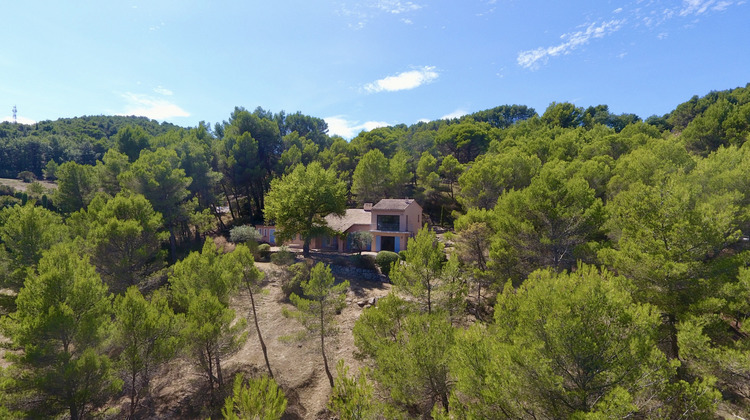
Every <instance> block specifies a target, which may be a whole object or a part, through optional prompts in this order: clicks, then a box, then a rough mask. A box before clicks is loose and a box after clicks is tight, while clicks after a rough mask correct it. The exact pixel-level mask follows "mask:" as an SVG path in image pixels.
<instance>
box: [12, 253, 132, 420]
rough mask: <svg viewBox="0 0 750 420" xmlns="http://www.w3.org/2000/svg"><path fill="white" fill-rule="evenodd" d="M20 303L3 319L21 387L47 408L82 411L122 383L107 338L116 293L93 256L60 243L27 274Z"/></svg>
mask: <svg viewBox="0 0 750 420" xmlns="http://www.w3.org/2000/svg"><path fill="white" fill-rule="evenodd" d="M16 303H17V305H18V310H17V311H16V312H15V313H13V314H11V315H10V316H8V317H7V318H4V319H3V327H4V334H5V335H6V336H8V337H10V338H11V340H12V343H13V346H14V347H16V348H17V349H19V350H20V351H19V353H17V354H15V355H13V356H12V359H13V361H14V362H15V364H14V369H17V370H18V371H17V373H16V374H15V377H16V378H17V380H18V381H19V383H20V385H21V387H22V388H26V389H30V390H32V391H35V392H37V393H39V395H40V396H41V399H39V400H37V401H38V402H41V403H42V404H43V406H41V407H39V409H40V410H43V411H42V412H48V413H54V412H57V411H58V410H62V409H67V410H68V414H69V415H70V418H71V419H75V420H78V419H81V418H85V417H87V416H88V413H89V412H90V411H91V410H92V409H95V408H97V407H100V406H102V405H103V404H104V403H105V402H106V401H107V400H108V399H109V397H110V396H111V395H113V394H114V392H116V391H117V390H119V389H120V387H121V386H122V384H121V382H120V381H119V380H117V379H116V378H115V377H114V376H113V372H112V369H111V362H110V360H109V358H108V357H107V356H106V355H105V353H104V348H103V345H104V343H105V341H106V339H107V336H108V334H109V333H110V330H111V321H110V317H111V312H112V302H111V297H110V296H108V295H107V286H106V285H105V284H104V283H103V282H102V280H101V278H100V277H99V276H98V275H97V274H96V270H95V268H94V266H92V265H91V264H89V262H88V258H87V257H83V256H80V255H79V252H78V250H77V249H75V247H74V245H73V244H71V243H63V244H58V245H55V246H54V247H52V248H51V249H50V250H48V251H47V252H45V254H44V256H43V257H42V259H41V260H40V261H39V268H38V274H31V275H29V277H28V278H27V279H26V282H25V284H24V287H23V289H21V291H20V292H19V293H18V298H17V300H16Z"/></svg>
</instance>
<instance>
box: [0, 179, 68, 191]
mask: <svg viewBox="0 0 750 420" xmlns="http://www.w3.org/2000/svg"><path fill="white" fill-rule="evenodd" d="M36 182H38V183H40V184H42V186H43V187H44V188H46V189H48V190H56V189H57V184H56V183H54V182H51V181H44V180H37V181H36ZM0 185H7V186H9V187H13V188H14V189H15V190H16V191H21V192H25V191H26V188H27V187H28V186H29V185H30V184H29V183H26V182H23V181H21V180H20V179H12V178H0Z"/></svg>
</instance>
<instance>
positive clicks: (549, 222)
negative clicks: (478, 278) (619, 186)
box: [491, 161, 605, 282]
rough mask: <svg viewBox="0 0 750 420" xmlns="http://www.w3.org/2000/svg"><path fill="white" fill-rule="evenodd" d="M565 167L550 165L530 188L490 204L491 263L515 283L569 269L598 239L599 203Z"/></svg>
mask: <svg viewBox="0 0 750 420" xmlns="http://www.w3.org/2000/svg"><path fill="white" fill-rule="evenodd" d="M566 169H567V165H566V164H565V163H563V162H559V161H556V162H551V163H548V164H547V165H545V166H544V168H542V171H541V173H540V174H539V175H538V176H537V177H535V178H534V179H533V180H532V182H531V185H529V187H528V188H526V189H523V190H517V191H516V190H511V191H508V192H506V193H504V194H503V195H502V196H500V199H499V200H498V203H497V206H495V209H494V213H495V220H494V226H493V230H495V232H497V233H496V234H495V236H494V238H493V244H492V248H491V256H492V263H493V265H494V267H495V268H497V269H500V270H501V272H502V273H503V275H504V276H505V278H508V277H510V278H513V279H514V280H515V281H516V282H518V281H520V280H522V279H523V278H525V277H526V276H527V275H528V274H529V273H531V272H532V271H534V270H536V269H539V268H544V267H553V268H555V269H556V270H563V269H570V268H572V267H574V266H575V263H576V260H577V259H584V258H593V256H590V255H587V253H586V251H587V250H586V245H587V244H588V243H589V242H591V241H594V240H597V239H602V237H603V235H602V233H601V226H602V224H603V223H604V216H605V214H604V211H603V206H602V202H601V200H600V199H599V198H597V197H596V192H595V191H594V190H593V189H592V188H590V187H589V184H588V182H587V181H586V180H585V179H583V178H582V177H580V176H573V177H571V176H569V174H568V172H567V170H566Z"/></svg>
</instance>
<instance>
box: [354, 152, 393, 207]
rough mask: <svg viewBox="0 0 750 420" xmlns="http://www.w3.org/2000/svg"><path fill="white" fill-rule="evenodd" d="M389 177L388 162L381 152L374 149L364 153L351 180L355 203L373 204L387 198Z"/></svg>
mask: <svg viewBox="0 0 750 420" xmlns="http://www.w3.org/2000/svg"><path fill="white" fill-rule="evenodd" d="M389 175H390V167H389V162H388V159H387V158H386V157H385V155H383V152H381V151H380V150H378V149H374V150H370V151H369V152H367V153H365V155H364V156H362V158H361V159H360V160H359V163H358V164H357V168H356V169H355V170H354V176H353V178H352V194H353V195H354V196H356V197H357V202H358V203H360V204H362V203H375V202H377V201H378V200H380V199H382V198H387V197H389V196H390V195H389V194H388V193H389V187H390V176H389Z"/></svg>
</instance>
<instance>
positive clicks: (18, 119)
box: [0, 115, 36, 124]
mask: <svg viewBox="0 0 750 420" xmlns="http://www.w3.org/2000/svg"><path fill="white" fill-rule="evenodd" d="M5 121H7V122H13V117H11V116H7V117H3V118H2V119H0V122H5ZM16 122H17V123H19V124H36V121H34V120H32V119H31V118H26V117H21V116H18V115H17V116H16Z"/></svg>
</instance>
